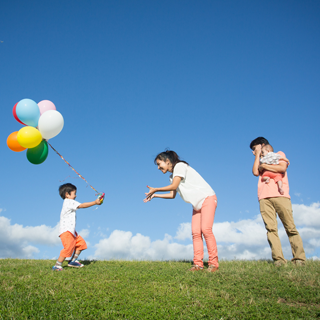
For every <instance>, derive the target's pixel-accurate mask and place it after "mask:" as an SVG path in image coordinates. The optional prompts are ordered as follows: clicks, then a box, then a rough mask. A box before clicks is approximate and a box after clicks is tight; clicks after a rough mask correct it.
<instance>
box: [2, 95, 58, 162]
mask: <svg viewBox="0 0 320 320" xmlns="http://www.w3.org/2000/svg"><path fill="white" fill-rule="evenodd" d="M12 112H13V116H14V118H15V119H16V120H17V121H18V122H20V123H21V124H23V125H24V127H22V128H21V129H20V130H19V131H15V132H12V133H11V134H10V135H9V137H8V139H7V145H8V147H9V148H10V149H11V150H12V151H15V152H20V151H23V150H25V149H28V150H27V158H28V160H29V161H30V162H31V163H33V164H40V163H42V162H44V161H45V160H46V159H47V156H48V151H49V150H48V143H47V140H49V139H51V138H53V137H55V136H56V135H58V134H59V133H60V132H61V130H62V128H63V125H64V120H63V117H62V115H61V113H60V112H58V111H57V110H56V106H55V105H54V104H53V103H52V102H51V101H49V100H43V101H41V102H39V103H38V104H36V103H35V102H34V101H33V100H30V99H23V100H21V101H19V102H18V103H16V104H15V105H14V107H13V110H12Z"/></svg>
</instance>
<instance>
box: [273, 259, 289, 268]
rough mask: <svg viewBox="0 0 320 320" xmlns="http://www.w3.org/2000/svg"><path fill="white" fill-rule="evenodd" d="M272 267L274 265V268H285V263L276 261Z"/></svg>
mask: <svg viewBox="0 0 320 320" xmlns="http://www.w3.org/2000/svg"><path fill="white" fill-rule="evenodd" d="M274 265H275V267H282V266H286V265H287V263H286V262H284V261H283V260H276V261H275V262H274Z"/></svg>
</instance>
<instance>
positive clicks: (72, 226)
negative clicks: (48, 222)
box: [59, 199, 81, 236]
mask: <svg viewBox="0 0 320 320" xmlns="http://www.w3.org/2000/svg"><path fill="white" fill-rule="evenodd" d="M80 204H81V203H80V202H78V201H75V200H72V199H64V201H63V205H62V210H61V214H60V227H59V236H60V235H61V234H62V233H64V232H66V231H69V232H71V233H72V234H73V235H74V236H76V219H77V216H76V210H77V209H78V207H79V206H80Z"/></svg>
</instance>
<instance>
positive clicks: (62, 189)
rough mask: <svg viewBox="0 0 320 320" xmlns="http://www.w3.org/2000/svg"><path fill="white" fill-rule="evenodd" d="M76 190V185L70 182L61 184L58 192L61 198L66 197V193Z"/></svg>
mask: <svg viewBox="0 0 320 320" xmlns="http://www.w3.org/2000/svg"><path fill="white" fill-rule="evenodd" d="M74 190H77V187H76V186H74V185H73V184H71V183H65V184H62V185H61V186H60V187H59V194H60V197H61V198H62V199H65V198H66V193H69V194H71V192H72V191H74Z"/></svg>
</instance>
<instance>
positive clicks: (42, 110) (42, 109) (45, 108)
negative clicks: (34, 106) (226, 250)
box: [38, 100, 57, 115]
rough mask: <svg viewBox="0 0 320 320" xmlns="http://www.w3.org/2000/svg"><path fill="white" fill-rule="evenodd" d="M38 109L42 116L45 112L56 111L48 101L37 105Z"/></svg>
mask: <svg viewBox="0 0 320 320" xmlns="http://www.w3.org/2000/svg"><path fill="white" fill-rule="evenodd" d="M38 106H39V109H40V115H42V114H44V113H45V112H46V111H49V110H57V108H56V106H55V105H54V104H53V102H51V101H49V100H42V101H40V102H39V103H38Z"/></svg>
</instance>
